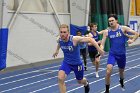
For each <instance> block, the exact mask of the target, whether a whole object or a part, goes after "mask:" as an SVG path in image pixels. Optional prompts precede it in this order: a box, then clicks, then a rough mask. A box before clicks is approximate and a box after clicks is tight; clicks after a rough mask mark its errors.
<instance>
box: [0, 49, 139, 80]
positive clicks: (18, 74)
mask: <svg viewBox="0 0 140 93" xmlns="http://www.w3.org/2000/svg"><path fill="white" fill-rule="evenodd" d="M135 49H137V48H135ZM131 50H134V49H131ZM138 51H140V50H138ZM135 52H137V51H133V52H130V53H135ZM107 55H108V54H107ZM106 59H107V58H104V59H101V61H102V60H106ZM87 60H90V59H87ZM87 64H89V62H88V63H87ZM59 66H60V65H57V66H52V67H47V68H45V69H44V68H43V69H39V70H34V71H31V72H26V73H22V74H17V75H13V76H7V77H4V78H0V80H4V79H9V78H12V77H17V76H22V75H26V74H31V73H35V72H41V70H47V69H51V68H55V67H59Z"/></svg>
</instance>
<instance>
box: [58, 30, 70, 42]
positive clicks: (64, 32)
mask: <svg viewBox="0 0 140 93" xmlns="http://www.w3.org/2000/svg"><path fill="white" fill-rule="evenodd" d="M68 35H69V31H68V29H67V28H60V37H61V39H62V40H67V37H68Z"/></svg>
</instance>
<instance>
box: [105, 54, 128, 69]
mask: <svg viewBox="0 0 140 93" xmlns="http://www.w3.org/2000/svg"><path fill="white" fill-rule="evenodd" d="M115 62H117V65H118V67H119V68H121V69H124V68H125V65H126V55H125V54H121V55H115V54H112V53H109V56H108V61H107V64H112V65H113V66H114V65H115Z"/></svg>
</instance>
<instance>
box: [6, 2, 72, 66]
mask: <svg viewBox="0 0 140 93" xmlns="http://www.w3.org/2000/svg"><path fill="white" fill-rule="evenodd" d="M4 1H5V3H6V2H7V1H8V0H4ZM12 15H13V12H12V11H10V10H8V9H7V6H6V5H5V6H4V16H3V20H5V21H3V27H7V25H8V24H9V21H10V19H11V18H12ZM59 18H60V21H61V23H63V24H64V23H65V24H70V14H69V13H63V14H62V13H59ZM58 33H59V28H58V25H57V21H56V19H55V16H54V14H52V13H45V12H44V13H42V12H40V13H39V12H38V13H27V12H21V13H20V14H18V15H17V18H16V19H15V21H14V24H13V26H12V28H11V29H10V30H9V36H8V51H7V67H12V66H18V65H24V64H30V63H36V62H40V61H46V60H52V59H54V58H53V57H52V55H53V53H54V52H55V50H56V45H57V41H56V40H57V38H58V37H57V35H58ZM62 57H63V53H62V51H61V50H60V53H59V55H58V57H57V58H62Z"/></svg>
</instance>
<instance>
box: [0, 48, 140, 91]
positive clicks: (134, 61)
mask: <svg viewBox="0 0 140 93" xmlns="http://www.w3.org/2000/svg"><path fill="white" fill-rule="evenodd" d="M107 56H108V54H106V55H105V56H104V57H102V58H101V62H100V69H99V76H100V77H99V78H95V67H94V66H92V63H91V62H90V60H89V59H87V60H88V71H85V77H86V78H87V79H88V80H89V82H90V87H91V90H90V93H103V92H104V90H105V78H104V77H105V73H106V61H107ZM59 66H60V63H59V62H57V63H54V64H48V65H45V66H40V67H33V68H30V69H24V70H17V71H13V72H7V73H4V74H0V93H59V89H58V84H57V72H58V68H59ZM139 81H140V46H135V47H128V48H127V64H126V69H125V87H126V90H125V91H122V90H121V88H120V85H119V75H118V68H117V65H115V66H114V69H113V72H112V76H111V86H110V91H111V93H135V92H136V91H139V90H140V83H139ZM66 86H67V93H84V88H83V86H81V85H79V84H77V82H76V80H75V76H74V74H73V72H72V73H71V74H70V75H69V76H68V77H67V79H66ZM139 93H140V92H139Z"/></svg>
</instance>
